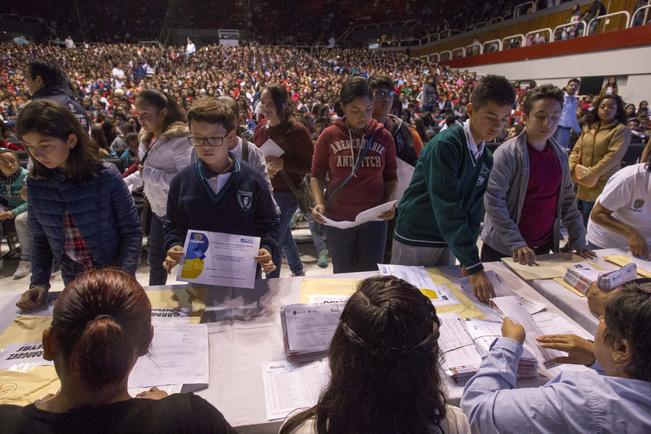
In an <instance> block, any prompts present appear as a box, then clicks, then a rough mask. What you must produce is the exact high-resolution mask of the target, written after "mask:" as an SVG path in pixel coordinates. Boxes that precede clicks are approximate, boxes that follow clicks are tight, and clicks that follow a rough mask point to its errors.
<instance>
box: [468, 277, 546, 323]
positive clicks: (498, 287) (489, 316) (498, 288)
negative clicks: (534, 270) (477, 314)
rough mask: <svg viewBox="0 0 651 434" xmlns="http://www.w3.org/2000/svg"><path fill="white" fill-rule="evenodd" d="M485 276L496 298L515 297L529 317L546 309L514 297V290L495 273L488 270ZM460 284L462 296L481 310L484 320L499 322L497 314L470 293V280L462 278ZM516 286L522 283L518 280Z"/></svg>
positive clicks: (542, 305) (543, 306)
mask: <svg viewBox="0 0 651 434" xmlns="http://www.w3.org/2000/svg"><path fill="white" fill-rule="evenodd" d="M486 275H487V276H488V279H489V280H490V281H491V283H492V284H493V290H494V291H495V296H496V297H506V296H510V295H515V296H516V297H518V299H519V300H520V302H521V303H522V304H523V305H524V307H525V309H526V310H527V312H529V313H530V314H531V315H533V314H534V313H538V312H542V311H543V310H545V309H546V307H545V305H544V304H542V303H539V302H537V301H534V300H531V299H529V298H525V297H522V296H519V295H516V294H515V292H514V289H515V288H511V287H510V286H509V284H508V283H507V282H506V281H505V280H504V278H503V277H502V276H500V275H499V274H498V273H496V272H495V271H493V270H488V271H486ZM460 283H461V290H462V291H463V293H464V295H465V296H466V297H468V298H469V299H470V300H472V302H473V303H474V304H475V306H477V308H479V310H481V311H482V312H483V313H484V315H486V318H485V319H486V320H490V321H498V320H501V319H500V317H499V315H498V313H497V312H496V311H495V310H494V309H491V308H490V307H489V306H487V305H486V304H485V303H482V302H481V301H479V299H478V298H477V297H476V296H475V294H474V292H473V291H472V286H471V285H470V278H468V277H464V278H463V279H461V281H460ZM517 284H522V281H520V280H519V279H518V282H517Z"/></svg>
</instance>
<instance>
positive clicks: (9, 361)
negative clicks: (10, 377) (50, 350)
mask: <svg viewBox="0 0 651 434" xmlns="http://www.w3.org/2000/svg"><path fill="white" fill-rule="evenodd" d="M53 364H54V363H53V362H51V361H47V360H45V359H44V358H43V344H41V343H40V342H33V343H21V344H9V345H7V346H6V347H4V348H3V349H2V351H0V369H6V370H7V371H20V372H23V371H29V370H31V369H32V368H34V367H36V366H50V365H53Z"/></svg>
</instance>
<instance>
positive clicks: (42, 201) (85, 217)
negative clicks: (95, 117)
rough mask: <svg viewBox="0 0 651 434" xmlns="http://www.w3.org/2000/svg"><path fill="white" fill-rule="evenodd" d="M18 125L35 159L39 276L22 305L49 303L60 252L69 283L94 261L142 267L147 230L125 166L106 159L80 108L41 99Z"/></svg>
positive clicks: (32, 213)
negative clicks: (75, 109)
mask: <svg viewBox="0 0 651 434" xmlns="http://www.w3.org/2000/svg"><path fill="white" fill-rule="evenodd" d="M16 126H17V130H18V136H19V137H20V138H21V140H22V141H23V142H24V143H25V146H26V147H27V149H28V151H29V153H30V156H31V157H32V160H33V163H34V165H33V167H32V169H31V172H30V175H29V177H28V179H27V189H28V191H29V202H28V204H29V205H28V222H29V229H30V232H31V235H32V277H31V282H30V289H29V290H28V291H26V292H25V293H24V294H23V296H22V297H21V299H20V300H19V301H18V303H17V306H18V307H19V308H21V309H24V310H32V309H37V308H39V307H41V306H42V305H44V304H45V302H46V300H47V292H48V289H49V287H50V274H51V269H52V262H53V260H55V259H56V260H58V261H61V274H62V277H63V281H64V282H65V283H66V284H67V283H68V282H70V281H71V280H72V279H73V278H74V277H75V276H76V275H77V274H79V273H81V272H83V271H84V270H88V269H91V268H101V267H106V266H117V267H119V268H121V269H122V270H125V271H127V272H128V273H131V274H134V273H135V272H136V268H137V266H138V258H139V257H140V246H141V242H142V234H141V230H140V220H139V219H138V213H137V212H136V208H135V205H134V202H133V198H132V197H131V193H130V192H129V190H128V189H127V186H126V184H125V183H124V180H123V179H122V175H121V174H120V172H119V171H118V169H117V168H116V167H115V166H114V165H113V164H110V163H105V164H102V162H101V161H100V160H99V159H98V153H97V148H96V146H95V145H94V144H93V142H92V141H91V139H90V137H89V136H88V134H87V133H86V131H85V130H84V129H83V128H82V126H81V124H80V123H79V121H78V120H77V118H76V117H75V115H74V114H73V113H72V112H71V111H70V110H68V109H67V108H65V107H62V106H60V105H58V104H56V103H54V102H51V101H48V100H37V101H33V102H31V103H30V104H28V105H27V106H26V107H25V108H24V109H23V111H22V112H21V113H20V115H19V116H18V120H17V123H16Z"/></svg>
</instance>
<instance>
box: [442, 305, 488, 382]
mask: <svg viewBox="0 0 651 434" xmlns="http://www.w3.org/2000/svg"><path fill="white" fill-rule="evenodd" d="M438 317H439V320H440V321H441V327H440V335H439V340H438V344H439V349H440V351H441V355H442V357H443V369H444V370H445V373H446V374H448V375H450V376H452V377H454V378H456V377H459V378H463V377H465V376H469V375H471V374H474V373H475V372H477V370H478V369H479V367H480V366H481V356H480V355H479V352H478V351H477V348H476V347H475V343H474V342H473V340H472V338H471V337H470V335H469V334H468V330H466V327H465V325H464V320H463V319H461V318H460V317H459V316H458V315H456V314H440V315H438Z"/></svg>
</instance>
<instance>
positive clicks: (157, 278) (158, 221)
mask: <svg viewBox="0 0 651 434" xmlns="http://www.w3.org/2000/svg"><path fill="white" fill-rule="evenodd" d="M184 241H185V240H184ZM147 249H148V251H147V261H148V262H149V286H153V285H165V283H167V270H166V269H165V268H163V261H165V256H166V253H167V252H165V234H164V233H163V218H162V217H159V216H157V215H156V214H154V213H152V214H151V225H150V227H149V237H148V242H147Z"/></svg>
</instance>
